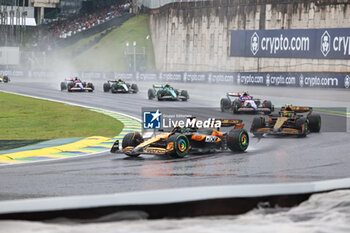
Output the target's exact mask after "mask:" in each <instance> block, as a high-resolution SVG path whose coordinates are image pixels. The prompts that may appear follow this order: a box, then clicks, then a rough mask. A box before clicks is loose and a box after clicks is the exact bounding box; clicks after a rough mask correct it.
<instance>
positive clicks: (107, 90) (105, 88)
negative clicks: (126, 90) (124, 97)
mask: <svg viewBox="0 0 350 233" xmlns="http://www.w3.org/2000/svg"><path fill="white" fill-rule="evenodd" d="M110 89H111V86H110V85H109V83H104V84H103V91H104V92H109V90H110Z"/></svg>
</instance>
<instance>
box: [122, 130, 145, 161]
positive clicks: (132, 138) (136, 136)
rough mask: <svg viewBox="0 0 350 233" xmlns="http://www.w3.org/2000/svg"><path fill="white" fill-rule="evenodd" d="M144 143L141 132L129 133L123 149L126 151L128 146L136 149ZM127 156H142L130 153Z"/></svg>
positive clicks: (123, 143) (125, 137)
mask: <svg viewBox="0 0 350 233" xmlns="http://www.w3.org/2000/svg"><path fill="white" fill-rule="evenodd" d="M142 142H143V137H142V135H141V134H140V133H139V132H133V133H128V134H127V135H125V136H124V138H123V141H122V148H123V149H124V148H126V147H128V146H132V147H136V146H137V145H139V144H140V143H142ZM125 154H126V155H127V156H130V157H137V156H139V155H140V154H129V153H125Z"/></svg>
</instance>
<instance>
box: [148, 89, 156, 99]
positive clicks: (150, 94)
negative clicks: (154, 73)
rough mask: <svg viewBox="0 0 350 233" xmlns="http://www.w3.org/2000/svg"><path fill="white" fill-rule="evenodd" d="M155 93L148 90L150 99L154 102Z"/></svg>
mask: <svg viewBox="0 0 350 233" xmlns="http://www.w3.org/2000/svg"><path fill="white" fill-rule="evenodd" d="M154 97H155V96H154V92H153V90H152V89H148V99H149V100H153V99H154Z"/></svg>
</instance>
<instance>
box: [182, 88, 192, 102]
mask: <svg viewBox="0 0 350 233" xmlns="http://www.w3.org/2000/svg"><path fill="white" fill-rule="evenodd" d="M180 96H184V97H185V98H184V99H182V100H183V101H187V100H188V99H189V98H190V96H189V95H188V92H187V91H186V90H182V91H181V93H180Z"/></svg>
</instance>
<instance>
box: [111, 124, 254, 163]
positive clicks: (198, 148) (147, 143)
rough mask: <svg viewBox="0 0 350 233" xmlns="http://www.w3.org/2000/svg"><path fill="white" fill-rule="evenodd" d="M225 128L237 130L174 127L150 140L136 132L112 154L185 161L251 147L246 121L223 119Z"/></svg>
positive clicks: (117, 144)
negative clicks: (187, 158)
mask: <svg viewBox="0 0 350 233" xmlns="http://www.w3.org/2000/svg"><path fill="white" fill-rule="evenodd" d="M216 121H221V127H233V126H234V128H232V129H231V130H230V131H229V132H221V131H219V130H218V129H210V128H209V129H198V128H186V127H179V126H176V127H174V128H173V129H172V130H171V132H162V131H158V132H156V133H153V135H151V136H150V137H146V136H145V137H143V136H142V135H141V134H140V133H138V132H134V133H129V134H127V135H125V137H124V138H123V141H122V145H121V146H122V148H120V145H119V141H118V140H117V141H116V142H115V143H114V145H113V147H112V148H111V152H112V153H117V152H121V153H125V154H126V155H128V156H130V157H137V156H139V155H140V154H156V155H170V156H172V157H176V158H183V157H184V156H185V155H187V154H189V153H194V154H196V153H212V152H223V151H227V150H228V149H230V150H231V151H234V152H244V151H245V150H246V149H247V148H248V145H249V136H248V133H247V131H246V130H244V129H243V126H244V124H242V120H232V119H225V120H224V119H221V120H218V119H216Z"/></svg>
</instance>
